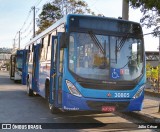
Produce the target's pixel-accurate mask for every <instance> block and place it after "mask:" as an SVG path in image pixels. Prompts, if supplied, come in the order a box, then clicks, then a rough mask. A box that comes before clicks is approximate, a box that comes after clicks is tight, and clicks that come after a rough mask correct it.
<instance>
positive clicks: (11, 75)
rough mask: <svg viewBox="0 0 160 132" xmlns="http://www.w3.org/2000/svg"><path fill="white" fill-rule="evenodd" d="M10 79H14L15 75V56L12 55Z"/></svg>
mask: <svg viewBox="0 0 160 132" xmlns="http://www.w3.org/2000/svg"><path fill="white" fill-rule="evenodd" d="M10 61H11V62H10V63H11V66H10V78H11V79H14V76H15V75H14V74H15V55H11V60H10Z"/></svg>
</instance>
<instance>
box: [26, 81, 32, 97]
mask: <svg viewBox="0 0 160 132" xmlns="http://www.w3.org/2000/svg"><path fill="white" fill-rule="evenodd" d="M27 94H28V96H33V90H32V89H31V83H30V81H29V79H27Z"/></svg>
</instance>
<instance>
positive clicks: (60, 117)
mask: <svg viewBox="0 0 160 132" xmlns="http://www.w3.org/2000/svg"><path fill="white" fill-rule="evenodd" d="M0 113H1V114H0V123H54V125H55V123H59V124H58V127H60V128H59V129H54V130H53V129H52V130H49V129H48V130H47V131H56V132H58V131H65V132H66V131H77V132H86V131H87V132H88V131H130V132H137V131H142V132H151V131H154V130H152V129H138V128H137V125H136V124H135V123H143V121H139V120H136V119H134V118H132V117H127V116H124V115H121V114H115V113H90V112H64V113H60V114H57V115H56V114H51V113H50V111H49V108H48V104H47V101H46V100H45V99H43V98H42V97H40V96H34V97H29V96H27V94H26V86H25V85H21V84H15V83H14V82H13V81H12V80H10V79H9V75H8V73H7V72H0ZM63 123H64V124H63ZM66 123H70V124H69V128H68V129H67V130H66V129H62V128H61V125H66ZM75 123H77V124H76V125H78V128H77V129H72V128H71V126H73V127H74V126H75ZM83 123H87V124H88V125H87V126H86V125H84V124H83ZM91 123H96V124H98V125H94V124H91ZM84 126H85V127H84ZM79 127H80V128H79ZM15 131H17V130H15ZM38 131H40V130H38ZM41 131H46V130H41Z"/></svg>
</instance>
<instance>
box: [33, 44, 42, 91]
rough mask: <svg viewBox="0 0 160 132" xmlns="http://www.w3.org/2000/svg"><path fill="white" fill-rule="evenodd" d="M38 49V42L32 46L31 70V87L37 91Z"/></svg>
mask: <svg viewBox="0 0 160 132" xmlns="http://www.w3.org/2000/svg"><path fill="white" fill-rule="evenodd" d="M39 49H40V44H37V45H35V46H34V49H33V71H32V89H33V91H35V92H38V85H39V84H38V82H39V77H38V73H39V52H40V51H39Z"/></svg>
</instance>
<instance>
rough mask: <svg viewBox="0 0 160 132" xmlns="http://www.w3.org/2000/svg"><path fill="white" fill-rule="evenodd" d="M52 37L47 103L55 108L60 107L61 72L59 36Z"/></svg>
mask: <svg viewBox="0 0 160 132" xmlns="http://www.w3.org/2000/svg"><path fill="white" fill-rule="evenodd" d="M61 34H62V33H58V36H52V52H51V54H52V55H51V70H50V98H49V103H50V104H53V105H54V106H55V107H57V108H60V107H61V106H62V72H61V70H60V67H61V66H60V62H61V61H60V60H61V59H60V58H61V57H60V54H61V50H60V36H61Z"/></svg>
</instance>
